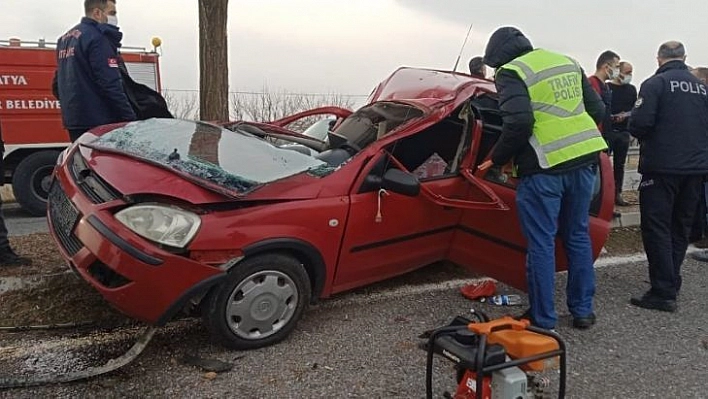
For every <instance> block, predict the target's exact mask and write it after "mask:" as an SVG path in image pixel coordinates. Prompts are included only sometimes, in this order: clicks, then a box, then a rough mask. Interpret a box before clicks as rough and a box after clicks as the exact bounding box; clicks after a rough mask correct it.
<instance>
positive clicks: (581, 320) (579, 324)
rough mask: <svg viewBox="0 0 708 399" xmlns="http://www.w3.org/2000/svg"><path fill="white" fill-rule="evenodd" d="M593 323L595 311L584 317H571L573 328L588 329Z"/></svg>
mask: <svg viewBox="0 0 708 399" xmlns="http://www.w3.org/2000/svg"><path fill="white" fill-rule="evenodd" d="M594 324H595V313H590V314H589V315H587V316H585V317H573V328H579V329H581V330H585V329H588V328H590V327H592V326H593V325H594Z"/></svg>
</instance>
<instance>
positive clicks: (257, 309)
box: [202, 253, 311, 349]
mask: <svg viewBox="0 0 708 399" xmlns="http://www.w3.org/2000/svg"><path fill="white" fill-rule="evenodd" d="M310 292H311V289H310V279H309V278H308V276H307V272H306V271H305V269H304V267H303V266H302V264H301V263H300V261H298V260H297V259H295V258H294V257H291V256H288V255H285V254H279V253H275V254H265V255H259V256H255V257H253V258H250V259H246V260H244V261H243V262H241V263H239V264H238V265H236V266H234V267H233V268H232V269H231V270H230V271H229V276H228V278H227V280H226V281H225V282H224V283H222V284H220V285H219V286H217V287H215V289H214V290H212V292H211V293H210V294H209V295H208V296H207V297H206V298H205V300H204V302H203V305H204V307H203V308H202V318H203V321H204V324H205V326H206V327H207V329H208V330H209V332H210V333H211V335H212V338H213V339H214V340H215V341H217V342H218V343H220V344H222V345H224V346H226V347H229V348H233V349H253V348H259V347H262V346H267V345H271V344H274V343H276V342H279V341H281V340H283V339H284V338H285V337H287V336H288V335H289V334H290V332H292V330H293V329H294V328H295V325H296V324H297V322H298V320H299V319H300V318H301V317H302V313H303V311H304V310H305V308H306V307H307V304H308V303H309V301H310Z"/></svg>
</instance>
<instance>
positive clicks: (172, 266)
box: [48, 68, 613, 349]
mask: <svg viewBox="0 0 708 399" xmlns="http://www.w3.org/2000/svg"><path fill="white" fill-rule="evenodd" d="M494 90H495V89H494V85H493V83H491V82H489V81H485V80H480V79H476V78H472V77H470V76H468V75H464V74H458V73H452V72H444V71H434V70H425V69H414V68H401V69H399V70H397V71H396V72H394V73H393V74H392V75H391V76H390V77H389V78H388V79H386V80H385V81H384V82H382V83H381V84H379V85H378V86H377V87H376V88H375V90H374V91H373V92H372V94H371V96H370V98H369V99H368V101H367V105H365V106H363V107H362V108H360V109H359V110H357V111H356V112H353V113H351V114H350V112H349V111H346V110H339V111H338V110H337V109H335V108H330V109H325V110H324V111H322V112H323V113H330V114H334V115H335V117H334V118H333V119H335V122H333V123H332V124H331V127H332V129H333V130H329V131H328V132H327V137H326V139H325V140H320V139H319V138H316V137H312V136H308V135H298V134H295V133H292V132H291V131H289V130H287V129H286V128H284V127H283V126H284V125H285V124H286V123H289V122H290V120H284V121H281V123H270V124H264V123H248V122H236V123H229V124H224V125H222V126H219V125H214V124H209V123H204V122H195V121H185V120H174V119H152V120H147V121H140V122H133V123H128V124H124V125H114V126H104V127H100V128H97V129H94V130H93V131H91V132H89V133H87V134H85V135H84V136H82V137H81V139H80V140H79V141H78V142H77V143H75V144H74V145H73V146H72V147H70V148H68V149H67V150H66V151H65V152H64V153H63V154H62V156H61V157H60V158H59V160H58V165H57V167H56V169H55V172H54V180H53V184H52V187H51V192H50V196H49V205H48V216H49V222H50V231H51V233H52V235H53V237H54V239H55V240H56V242H57V244H58V245H59V247H60V249H61V252H62V254H63V255H64V257H65V258H66V259H67V261H68V263H69V264H70V266H71V268H72V269H73V270H74V271H76V272H77V273H78V274H79V275H80V276H81V277H82V278H83V279H84V280H86V281H87V282H88V283H89V284H91V285H92V286H93V287H94V288H95V289H96V290H98V291H99V292H100V293H101V295H102V296H103V297H104V298H105V299H106V300H108V302H110V303H111V304H112V305H113V306H115V307H116V308H117V309H119V310H120V311H121V312H123V313H125V314H126V315H128V316H130V317H133V318H135V319H139V320H142V321H144V322H146V323H150V324H154V325H162V324H165V323H167V322H168V321H169V320H171V319H172V318H174V317H175V316H176V315H178V314H181V313H182V312H184V311H186V312H188V313H190V314H196V313H198V314H200V315H201V317H202V318H203V321H204V324H205V325H206V327H207V328H208V330H209V331H210V332H211V334H212V336H213V337H214V338H215V339H216V340H217V341H218V342H220V343H222V344H224V345H226V346H228V347H232V348H238V349H245V348H255V347H259V346H263V345H268V344H272V343H275V342H278V341H280V340H282V339H283V338H285V337H286V336H287V335H288V334H289V333H290V332H291V331H292V330H293V328H295V326H296V323H297V321H298V320H299V319H300V318H301V316H302V314H303V311H304V310H305V308H306V307H307V305H308V304H309V303H310V302H311V301H314V300H316V299H319V298H326V297H329V296H331V295H333V294H337V293H340V292H342V291H346V290H351V289H353V288H356V287H361V286H363V285H366V284H370V283H373V282H376V281H380V280H383V279H387V278H390V277H393V276H396V275H399V274H402V273H406V272H408V271H411V270H414V269H417V268H420V267H422V266H425V265H428V264H431V263H434V262H437V261H441V260H449V261H452V262H455V263H457V264H460V265H462V266H465V267H468V268H470V269H473V270H475V271H478V272H480V273H483V274H485V275H488V276H491V277H494V278H496V279H498V280H500V281H503V282H506V283H509V284H511V285H513V286H515V287H518V288H521V289H524V288H525V285H526V281H525V272H524V263H525V256H526V255H525V247H526V243H525V240H524V238H523V237H522V235H521V232H520V229H519V224H518V220H517V214H516V211H515V187H516V184H517V180H516V178H515V177H514V176H513V175H512V174H511V173H510V172H509V170H510V168H509V167H502V168H496V169H491V170H489V171H484V172H480V171H478V170H477V168H476V166H477V165H478V164H479V163H481V162H482V161H484V160H485V159H486V158H487V157H488V155H489V153H490V150H491V149H492V148H493V146H494V145H495V143H496V141H497V139H498V138H499V134H500V131H501V117H500V115H499V111H498V109H497V104H496V96H495V93H494ZM317 112H319V111H315V112H311V113H306V115H311V114H313V113H317ZM326 128H329V126H328V127H326ZM276 142H287V144H275V143H276ZM600 166H601V167H600V168H598V178H597V184H596V189H595V191H594V198H593V202H592V207H591V210H590V213H591V219H590V220H591V224H590V229H591V237H592V243H593V252H594V255H595V256H598V254H599V252H600V250H601V248H602V246H603V245H604V243H605V240H606V238H607V235H608V233H609V229H610V221H611V218H612V208H613V192H612V191H613V189H612V184H613V183H612V176H611V168H610V165H609V161H608V159H607V157H606V156H604V154H603V155H602V158H601V165H600ZM558 255H559V256H558V265H557V267H558V270H563V269H564V268H565V267H566V265H565V263H564V262H565V257H564V256H563V252H562V248H561V246H559V249H558Z"/></svg>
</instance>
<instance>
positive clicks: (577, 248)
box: [479, 27, 607, 329]
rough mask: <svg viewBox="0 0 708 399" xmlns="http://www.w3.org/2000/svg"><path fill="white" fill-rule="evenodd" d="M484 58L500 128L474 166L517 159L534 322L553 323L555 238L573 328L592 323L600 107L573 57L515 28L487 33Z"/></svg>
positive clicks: (601, 143)
mask: <svg viewBox="0 0 708 399" xmlns="http://www.w3.org/2000/svg"><path fill="white" fill-rule="evenodd" d="M484 62H485V63H486V64H487V65H489V66H490V67H492V68H495V69H497V71H498V72H497V74H496V77H495V80H496V87H497V92H498V93H499V108H500V110H501V113H502V115H503V126H502V134H501V137H500V138H499V142H498V143H497V144H496V146H495V148H494V149H493V151H492V157H491V160H489V161H486V162H484V163H482V164H481V165H480V166H479V168H480V169H481V170H484V169H487V168H489V167H491V166H492V165H495V166H502V165H505V164H507V163H508V162H509V161H510V160H512V159H513V160H514V164H515V166H516V168H517V171H518V174H519V176H520V179H521V180H520V182H519V185H518V187H517V192H516V205H517V211H518V213H519V221H520V222H521V230H522V232H523V234H524V236H525V237H526V240H527V242H528V244H527V257H526V275H527V280H528V294H529V303H530V305H531V306H530V309H529V311H528V314H525V315H524V316H522V317H528V316H530V320H531V322H532V323H533V324H534V325H536V326H538V327H541V328H546V329H552V328H555V325H556V320H557V316H556V312H555V308H554V292H555V287H554V285H555V284H554V277H555V270H556V260H555V239H556V235H557V234H558V235H560V237H561V238H562V240H563V242H564V245H565V249H566V254H567V256H568V265H569V266H568V286H567V292H568V302H567V303H568V308H569V310H570V313H571V314H572V315H573V327H576V328H588V327H590V326H592V325H593V324H595V313H594V311H593V296H594V293H595V274H594V269H593V258H592V248H591V245H590V236H589V230H588V225H589V211H590V200H591V198H592V188H593V184H594V182H595V172H596V167H597V160H598V153H599V152H601V151H602V150H604V149H606V148H607V145H606V144H605V140H604V139H603V138H602V136H601V134H600V131H599V130H598V129H597V122H598V121H600V120H601V119H602V117H603V116H604V112H605V106H604V105H603V103H602V100H601V99H600V97H599V96H598V95H597V94H596V93H595V92H594V91H593V89H592V87H591V86H590V83H589V82H588V80H587V78H586V77H585V73H584V72H583V70H582V68H580V66H579V65H578V63H577V62H576V61H575V60H573V59H571V58H570V57H567V56H565V55H563V54H558V53H554V52H551V51H547V50H542V49H536V50H534V48H533V47H532V45H531V42H530V41H529V40H528V39H527V38H526V37H525V36H524V34H523V33H521V32H520V31H519V30H518V29H516V28H513V27H504V28H499V29H498V30H497V31H496V32H494V34H492V36H491V38H490V39H489V43H488V44H487V48H486V50H485V54H484Z"/></svg>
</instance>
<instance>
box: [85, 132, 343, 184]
mask: <svg viewBox="0 0 708 399" xmlns="http://www.w3.org/2000/svg"><path fill="white" fill-rule="evenodd" d="M88 146H90V147H93V148H96V149H106V150H111V151H118V152H121V153H124V154H129V155H131V156H134V157H136V158H139V159H143V160H146V161H149V162H151V163H155V164H158V165H160V166H163V167H166V168H169V169H173V170H176V171H178V172H181V173H183V174H186V175H189V176H191V177H194V178H197V179H199V180H204V181H207V182H208V183H212V184H216V185H218V186H221V187H223V188H225V189H226V190H228V191H236V192H237V193H238V194H244V193H246V192H248V191H250V190H253V189H254V188H256V187H258V186H259V185H261V184H265V183H269V182H273V181H275V180H279V179H283V178H286V177H289V176H293V175H296V174H299V173H303V172H309V173H311V174H312V175H315V176H320V177H321V176H325V175H328V174H329V173H331V172H332V171H334V168H331V167H329V166H327V164H326V163H325V162H322V161H320V160H318V159H315V158H313V157H311V156H308V155H304V154H302V153H299V152H296V151H291V150H287V149H280V148H277V147H275V146H273V145H272V144H270V143H268V142H266V141H264V140H261V139H259V138H257V137H255V136H253V135H251V134H248V133H246V132H243V131H239V130H236V131H231V130H227V129H224V128H221V127H218V126H214V125H211V124H208V123H203V122H195V121H186V120H179V119H149V120H146V121H139V122H132V123H129V124H127V125H125V126H123V127H121V128H118V129H115V130H112V131H111V132H109V133H106V134H104V135H103V136H101V137H99V138H98V139H96V140H95V141H93V142H91V143H89V144H88Z"/></svg>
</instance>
